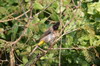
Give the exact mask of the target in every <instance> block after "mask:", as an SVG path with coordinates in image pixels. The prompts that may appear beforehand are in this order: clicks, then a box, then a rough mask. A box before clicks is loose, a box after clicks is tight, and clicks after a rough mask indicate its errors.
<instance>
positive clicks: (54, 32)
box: [29, 22, 60, 56]
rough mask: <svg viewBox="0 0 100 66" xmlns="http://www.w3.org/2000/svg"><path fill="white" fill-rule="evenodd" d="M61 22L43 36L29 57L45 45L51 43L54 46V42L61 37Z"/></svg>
mask: <svg viewBox="0 0 100 66" xmlns="http://www.w3.org/2000/svg"><path fill="white" fill-rule="evenodd" d="M59 25H60V22H57V23H55V24H54V25H53V26H51V27H50V28H49V29H48V30H47V31H46V32H44V34H43V35H42V36H41V38H40V41H39V43H38V44H37V45H36V47H35V48H34V49H33V50H32V52H31V53H30V54H29V56H31V55H32V53H33V52H34V51H35V50H36V49H37V48H38V47H39V46H41V45H42V44H43V43H49V44H52V43H53V42H54V40H55V39H56V38H57V36H58V35H59V33H58V28H59Z"/></svg>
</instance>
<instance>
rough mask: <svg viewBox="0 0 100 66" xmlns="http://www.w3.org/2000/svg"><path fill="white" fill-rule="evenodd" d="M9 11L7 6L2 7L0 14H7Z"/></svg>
mask: <svg viewBox="0 0 100 66" xmlns="http://www.w3.org/2000/svg"><path fill="white" fill-rule="evenodd" d="M7 13H8V11H7V9H6V8H4V7H0V14H7Z"/></svg>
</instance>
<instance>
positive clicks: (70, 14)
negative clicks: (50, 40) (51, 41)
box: [0, 0, 100, 66]
mask: <svg viewBox="0 0 100 66" xmlns="http://www.w3.org/2000/svg"><path fill="white" fill-rule="evenodd" d="M30 1H31V0H0V53H1V55H0V60H6V59H7V60H10V58H9V53H10V50H11V47H13V46H10V44H11V42H14V41H16V40H17V39H18V38H19V37H20V36H21V35H22V34H23V36H22V38H21V39H20V41H18V42H17V43H16V46H14V55H15V62H16V64H18V65H21V66H24V65H25V64H26V63H27V62H28V61H30V59H31V58H29V57H28V54H29V53H30V52H31V51H32V49H33V48H34V45H36V44H37V43H38V40H39V38H40V36H41V35H42V34H43V32H45V31H46V29H47V28H49V27H50V26H52V23H54V22H57V21H60V22H61V24H62V25H61V26H60V28H59V30H60V31H61V30H62V29H63V27H64V26H65V24H66V23H68V25H67V26H66V27H65V29H64V31H63V33H64V32H70V31H72V30H74V29H79V30H76V31H73V32H71V33H68V34H66V35H64V36H63V37H62V38H61V40H60V41H58V42H57V44H56V45H54V48H59V46H60V45H61V46H62V48H67V49H62V50H61V59H59V55H60V54H59V53H60V50H58V49H57V50H50V51H49V53H48V54H46V55H45V56H43V57H41V58H40V60H38V62H37V63H36V64H37V65H38V66H47V65H48V66H58V64H60V63H61V65H62V66H65V65H67V66H70V65H71V66H77V65H79V66H90V65H100V63H99V62H100V1H98V0H81V1H80V0H62V2H61V0H56V1H54V0H35V1H33V2H32V1H31V2H32V4H31V3H30ZM30 5H31V6H30ZM28 10H32V16H33V17H32V16H31V11H30V12H28V13H26V14H25V12H26V11H28ZM23 13H24V15H23V16H21V14H23ZM18 16H21V17H20V18H18V19H14V18H16V17H18ZM27 16H29V17H30V16H31V17H32V18H31V20H29V19H30V18H29V17H27ZM27 23H28V26H27ZM25 29H26V31H24V30H25ZM23 32H24V33H23ZM58 38H59V37H58ZM49 46H50V45H48V44H44V45H43V46H41V48H43V49H45V50H46V49H47V48H48V47H49ZM71 48H72V49H71ZM75 48H78V49H75ZM40 53H42V52H41V51H40V50H38V49H37V50H36V51H35V53H34V55H33V56H32V57H33V58H35V57H36V56H37V55H38V54H40ZM6 56H8V57H6ZM59 61H61V62H59ZM0 64H2V65H5V64H9V62H7V63H6V62H4V63H0Z"/></svg>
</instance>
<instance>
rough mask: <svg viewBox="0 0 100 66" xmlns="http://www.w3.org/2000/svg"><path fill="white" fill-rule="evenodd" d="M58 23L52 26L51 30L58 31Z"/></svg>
mask: <svg viewBox="0 0 100 66" xmlns="http://www.w3.org/2000/svg"><path fill="white" fill-rule="evenodd" d="M59 25H60V22H57V23H55V24H54V25H53V30H58V28H59Z"/></svg>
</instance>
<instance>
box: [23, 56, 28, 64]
mask: <svg viewBox="0 0 100 66" xmlns="http://www.w3.org/2000/svg"><path fill="white" fill-rule="evenodd" d="M22 60H23V63H24V64H26V63H27V62H28V59H27V57H25V56H23V58H22Z"/></svg>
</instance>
